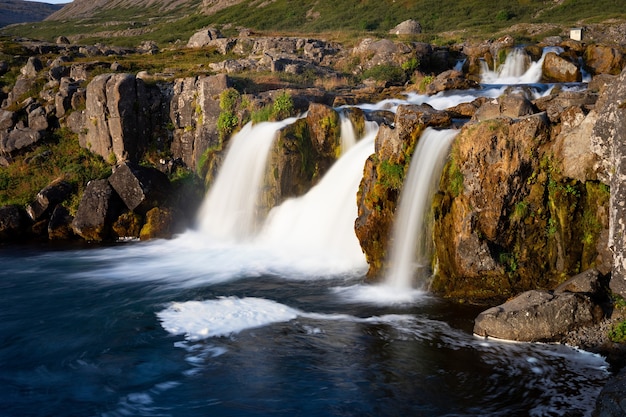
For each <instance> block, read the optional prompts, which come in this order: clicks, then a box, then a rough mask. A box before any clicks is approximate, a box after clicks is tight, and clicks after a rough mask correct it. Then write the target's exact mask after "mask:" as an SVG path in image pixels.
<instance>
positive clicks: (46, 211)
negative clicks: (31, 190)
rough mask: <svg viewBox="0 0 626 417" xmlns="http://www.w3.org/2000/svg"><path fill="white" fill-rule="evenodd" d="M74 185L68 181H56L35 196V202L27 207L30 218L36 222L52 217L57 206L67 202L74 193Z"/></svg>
mask: <svg viewBox="0 0 626 417" xmlns="http://www.w3.org/2000/svg"><path fill="white" fill-rule="evenodd" d="M72 188H73V187H72V185H71V184H70V183H68V182H66V181H63V180H59V181H54V182H52V183H51V184H49V185H48V186H46V187H45V188H44V189H42V190H41V191H39V192H38V193H37V195H36V196H35V201H33V202H32V203H30V204H29V205H28V206H27V207H26V211H27V213H28V215H29V216H30V218H31V219H32V220H34V221H37V220H40V219H41V218H43V217H44V216H50V215H51V214H52V211H53V210H54V209H55V207H56V205H57V204H59V203H61V202H63V201H65V200H66V199H67V198H68V197H69V196H70V194H71V193H72Z"/></svg>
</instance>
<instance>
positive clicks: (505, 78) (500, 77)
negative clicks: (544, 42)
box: [481, 48, 560, 85]
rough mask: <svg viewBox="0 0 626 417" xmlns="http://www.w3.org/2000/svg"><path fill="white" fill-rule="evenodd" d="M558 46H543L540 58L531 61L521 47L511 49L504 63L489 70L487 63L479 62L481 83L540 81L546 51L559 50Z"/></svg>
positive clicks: (531, 82)
mask: <svg viewBox="0 0 626 417" xmlns="http://www.w3.org/2000/svg"><path fill="white" fill-rule="evenodd" d="M559 51H560V49H558V48H544V49H543V53H542V55H541V58H540V59H539V60H538V61H535V62H531V61H530V58H529V56H528V54H526V52H525V51H524V50H523V49H521V48H516V49H513V50H512V51H511V52H510V53H509V54H508V55H507V57H506V60H505V61H504V64H502V66H500V68H498V69H497V70H495V71H491V70H490V69H489V67H488V66H487V64H486V63H485V62H484V61H483V62H481V65H482V68H481V70H482V71H481V78H482V80H481V81H482V83H483V84H507V85H508V84H533V83H538V82H540V81H541V76H542V67H543V61H544V59H545V56H546V54H547V53H548V52H557V53H558V52H559Z"/></svg>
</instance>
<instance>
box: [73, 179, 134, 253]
mask: <svg viewBox="0 0 626 417" xmlns="http://www.w3.org/2000/svg"><path fill="white" fill-rule="evenodd" d="M122 204H123V203H122V201H121V199H120V197H119V196H118V195H117V194H116V193H115V191H114V190H113V188H112V187H111V185H109V182H108V181H107V180H93V181H90V182H89V183H88V184H87V187H86V188H85V191H84V193H83V196H82V198H81V200H80V204H79V205H78V211H77V212H76V217H75V218H74V220H73V221H72V229H73V230H74V232H75V233H76V234H77V235H79V236H80V237H82V238H83V239H85V240H89V241H96V242H100V241H103V240H107V239H109V237H110V236H111V225H112V223H113V220H114V219H115V218H117V216H118V215H119V213H120V210H121V207H122Z"/></svg>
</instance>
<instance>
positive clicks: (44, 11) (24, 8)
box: [0, 0, 63, 27]
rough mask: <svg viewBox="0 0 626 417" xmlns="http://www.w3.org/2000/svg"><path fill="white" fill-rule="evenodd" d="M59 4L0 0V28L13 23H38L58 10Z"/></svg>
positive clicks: (60, 6)
mask: <svg viewBox="0 0 626 417" xmlns="http://www.w3.org/2000/svg"><path fill="white" fill-rule="evenodd" d="M62 7H63V5H61V4H48V3H37V2H30V1H24V0H0V27H3V26H7V25H12V24H14V23H23V22H38V21H41V20H44V19H45V18H46V17H48V16H49V15H50V14H52V13H54V12H56V11H58V10H60V9H61V8H62Z"/></svg>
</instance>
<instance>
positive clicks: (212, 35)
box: [187, 28, 222, 48]
mask: <svg viewBox="0 0 626 417" xmlns="http://www.w3.org/2000/svg"><path fill="white" fill-rule="evenodd" d="M221 37H222V34H221V33H220V32H219V30H217V29H215V28H205V29H202V30H200V31H198V32H196V33H194V34H193V35H191V38H189V41H188V42H187V48H203V47H205V46H207V45H208V44H209V42H211V41H212V40H214V39H218V38H221Z"/></svg>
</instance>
